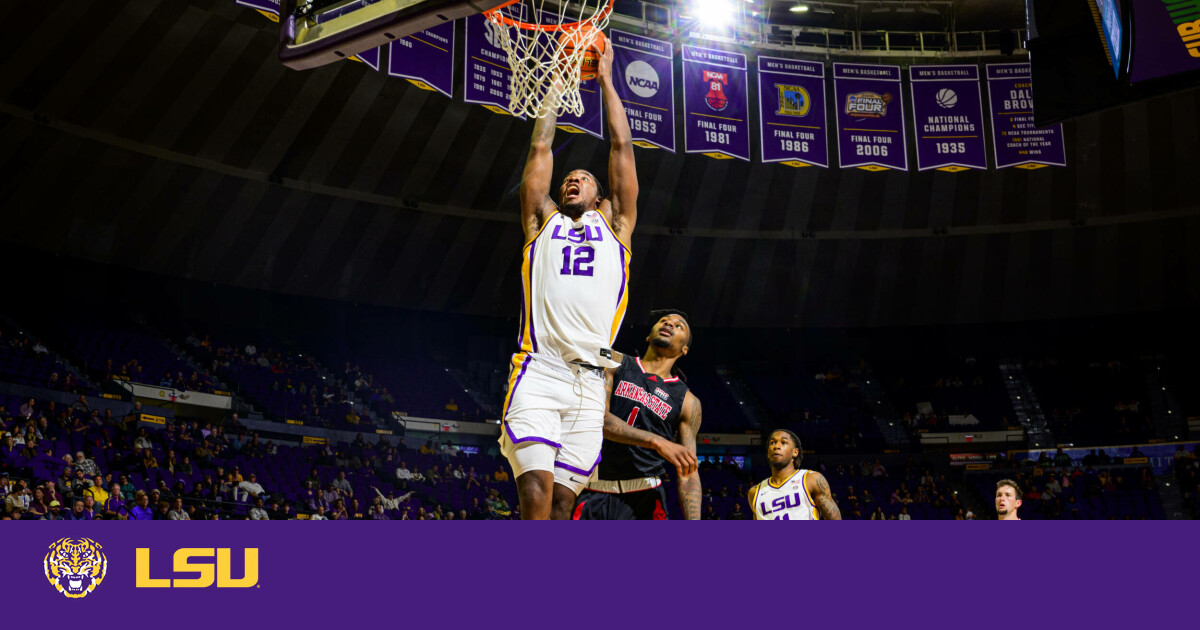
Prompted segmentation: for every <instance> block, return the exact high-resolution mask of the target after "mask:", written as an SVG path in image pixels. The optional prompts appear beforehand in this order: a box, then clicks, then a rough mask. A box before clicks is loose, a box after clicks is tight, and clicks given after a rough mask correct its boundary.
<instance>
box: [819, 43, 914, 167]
mask: <svg viewBox="0 0 1200 630" xmlns="http://www.w3.org/2000/svg"><path fill="white" fill-rule="evenodd" d="M833 93H834V102H835V107H837V127H838V129H837V132H838V162H839V163H840V164H841V166H842V168H850V167H858V168H861V169H864V170H868V171H883V170H887V169H896V170H901V171H907V170H908V150H907V149H906V148H905V147H906V143H905V139H906V135H907V134H906V133H905V129H904V124H905V122H904V95H903V92H902V91H901V89H900V66H873V65H866V64H860V63H835V64H833Z"/></svg>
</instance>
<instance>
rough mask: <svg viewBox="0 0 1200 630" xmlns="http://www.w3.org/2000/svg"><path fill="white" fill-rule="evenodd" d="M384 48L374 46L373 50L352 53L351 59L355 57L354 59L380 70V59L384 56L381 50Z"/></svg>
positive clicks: (377, 70)
mask: <svg viewBox="0 0 1200 630" xmlns="http://www.w3.org/2000/svg"><path fill="white" fill-rule="evenodd" d="M382 49H383V47H382V46H380V47H379V48H372V49H371V50H364V51H362V52H360V53H358V54H357V55H351V56H350V59H353V60H354V61H358V62H361V63H365V64H367V65H368V66H369V67H370V68H371V69H372V70H374V71H376V72H379V59H380V58H381V57H383V55H382V54H381V52H380V51H381V50H382Z"/></svg>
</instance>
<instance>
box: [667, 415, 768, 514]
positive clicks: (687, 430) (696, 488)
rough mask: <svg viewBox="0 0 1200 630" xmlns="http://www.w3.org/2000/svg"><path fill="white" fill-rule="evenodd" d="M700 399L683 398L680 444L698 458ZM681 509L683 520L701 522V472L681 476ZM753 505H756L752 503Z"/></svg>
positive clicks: (680, 417) (680, 416)
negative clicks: (697, 438)
mask: <svg viewBox="0 0 1200 630" xmlns="http://www.w3.org/2000/svg"><path fill="white" fill-rule="evenodd" d="M700 415H701V414H700V399H699V398H696V397H695V396H693V395H692V392H688V393H687V394H685V395H684V397H683V412H682V413H680V414H679V443H680V444H681V445H682V446H683V447H684V448H686V449H687V450H688V453H690V454H691V456H692V458H693V459H695V458H696V434H697V433H699V432H700ZM678 483H679V507H680V509H682V510H683V518H684V519H686V520H689V521H698V520H700V501H701V496H700V495H701V492H700V470H699V467H697V468H694V469H692V472H691V473H690V474H688V475H682V474H681V475H679V481H678ZM751 505H754V504H753V503H751Z"/></svg>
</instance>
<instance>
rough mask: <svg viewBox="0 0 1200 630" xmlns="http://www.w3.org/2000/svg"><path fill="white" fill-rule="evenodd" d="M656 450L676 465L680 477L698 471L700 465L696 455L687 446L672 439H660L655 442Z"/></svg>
mask: <svg viewBox="0 0 1200 630" xmlns="http://www.w3.org/2000/svg"><path fill="white" fill-rule="evenodd" d="M654 450H656V451H658V454H659V455H662V457H663V459H665V460H667V461H668V462H670V463H671V465H673V466H675V470H677V471H679V476H680V477H687V476H688V475H691V474H692V473H694V472H696V467H697V466H698V464H697V462H696V455H695V454H694V453H692V451H690V450H689V449H688V448H687V447H686V446H683V445H682V444H676V443H675V442H672V441H670V440H662V439H660V440H658V441H657V442H656V443H655V446H654Z"/></svg>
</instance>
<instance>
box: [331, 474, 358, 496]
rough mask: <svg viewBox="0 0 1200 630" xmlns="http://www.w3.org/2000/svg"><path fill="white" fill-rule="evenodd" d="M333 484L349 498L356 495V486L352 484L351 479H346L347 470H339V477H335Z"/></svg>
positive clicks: (340, 492)
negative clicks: (353, 486)
mask: <svg viewBox="0 0 1200 630" xmlns="http://www.w3.org/2000/svg"><path fill="white" fill-rule="evenodd" d="M331 485H332V486H333V488H334V489H335V490H337V491H338V493H339V494H341V495H342V496H344V497H346V498H348V499H349V498H353V497H354V488H352V487H351V486H350V480H348V479H346V471H344V470H342V471H338V476H337V479H334V480H333V483H332V484H331Z"/></svg>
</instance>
